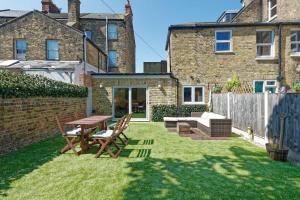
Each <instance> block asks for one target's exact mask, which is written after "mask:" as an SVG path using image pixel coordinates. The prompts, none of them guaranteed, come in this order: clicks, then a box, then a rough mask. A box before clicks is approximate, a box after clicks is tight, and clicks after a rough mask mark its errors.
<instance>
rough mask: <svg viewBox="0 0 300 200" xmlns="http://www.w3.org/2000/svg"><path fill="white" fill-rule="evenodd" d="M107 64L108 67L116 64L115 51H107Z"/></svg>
mask: <svg viewBox="0 0 300 200" xmlns="http://www.w3.org/2000/svg"><path fill="white" fill-rule="evenodd" d="M108 62H109V63H108V64H109V66H110V67H116V66H117V52H116V51H109V53H108Z"/></svg>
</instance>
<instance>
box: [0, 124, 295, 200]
mask: <svg viewBox="0 0 300 200" xmlns="http://www.w3.org/2000/svg"><path fill="white" fill-rule="evenodd" d="M127 135H128V136H129V137H130V139H131V140H130V144H129V145H128V146H127V147H126V148H125V149H124V151H123V153H122V154H121V156H120V157H119V158H118V159H111V158H109V157H108V156H107V155H105V156H103V157H100V158H99V159H95V158H94V154H95V150H96V149H95V148H93V149H91V150H90V151H89V152H87V153H86V154H84V155H81V156H80V157H76V156H75V155H74V154H72V152H71V151H70V152H68V153H67V154H64V155H60V154H59V153H58V152H59V150H60V149H61V148H62V147H63V146H64V144H65V141H64V139H63V138H61V137H60V136H56V137H54V138H51V139H49V140H46V141H43V142H40V143H37V144H34V145H31V146H28V147H26V148H25V149H22V150H20V151H17V152H14V153H11V154H8V155H5V156H0V199H2V198H3V199H6V198H7V199H43V200H45V199H114V200H115V199H130V200H132V199H133V200H134V199H143V200H144V199H180V200H181V199H251V200H252V199H255V200H256V199H289V200H291V199H299V198H300V168H299V167H296V166H295V165H293V164H291V163H280V162H274V161H271V160H270V159H268V158H267V156H266V152H265V150H264V149H261V148H258V147H256V146H254V145H252V144H250V143H248V142H246V141H243V140H242V139H240V138H238V137H232V138H230V139H229V140H226V141H193V140H191V139H190V138H182V137H179V136H178V135H176V134H174V133H169V132H167V130H166V129H165V128H164V127H163V124H162V123H133V124H132V125H131V127H130V129H129V130H128V131H127Z"/></svg>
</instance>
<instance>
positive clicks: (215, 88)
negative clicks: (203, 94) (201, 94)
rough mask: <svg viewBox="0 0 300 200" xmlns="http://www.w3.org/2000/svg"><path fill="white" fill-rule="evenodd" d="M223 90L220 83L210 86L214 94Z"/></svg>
mask: <svg viewBox="0 0 300 200" xmlns="http://www.w3.org/2000/svg"><path fill="white" fill-rule="evenodd" d="M222 90H223V87H222V86H220V85H215V86H214V87H213V88H212V93H216V94H219V93H221V92H222Z"/></svg>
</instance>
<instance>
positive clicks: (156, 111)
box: [152, 105, 207, 122]
mask: <svg viewBox="0 0 300 200" xmlns="http://www.w3.org/2000/svg"><path fill="white" fill-rule="evenodd" d="M206 110H207V106H206V105H182V106H179V107H178V108H177V106H175V105H154V106H153V107H152V120H153V121H154V122H162V121H163V119H164V117H190V116H191V113H192V112H204V111H206Z"/></svg>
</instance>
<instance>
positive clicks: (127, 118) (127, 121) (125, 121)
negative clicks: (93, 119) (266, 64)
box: [109, 113, 132, 145]
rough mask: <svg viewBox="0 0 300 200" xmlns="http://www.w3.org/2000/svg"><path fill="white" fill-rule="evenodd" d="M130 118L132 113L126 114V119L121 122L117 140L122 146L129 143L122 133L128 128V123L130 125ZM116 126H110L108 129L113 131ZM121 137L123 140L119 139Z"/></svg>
mask: <svg viewBox="0 0 300 200" xmlns="http://www.w3.org/2000/svg"><path fill="white" fill-rule="evenodd" d="M131 118H132V113H130V114H128V115H127V116H126V117H125V120H124V122H123V128H122V130H123V131H122V132H121V133H120V135H119V136H118V139H119V140H120V141H121V142H122V143H123V145H127V144H128V141H129V138H128V137H127V136H126V135H125V133H124V131H125V130H126V129H127V128H129V123H130V120H131ZM115 126H116V123H114V124H112V125H110V126H109V129H111V130H113V129H114V128H115ZM121 135H122V136H123V137H124V138H125V139H123V138H122V137H121Z"/></svg>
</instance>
